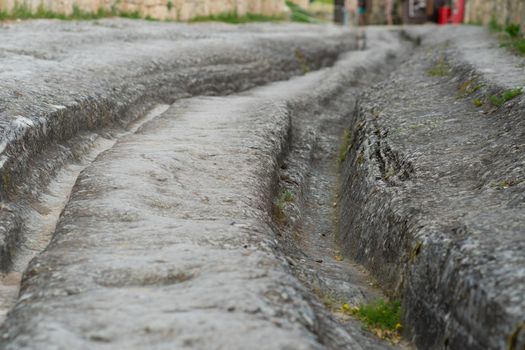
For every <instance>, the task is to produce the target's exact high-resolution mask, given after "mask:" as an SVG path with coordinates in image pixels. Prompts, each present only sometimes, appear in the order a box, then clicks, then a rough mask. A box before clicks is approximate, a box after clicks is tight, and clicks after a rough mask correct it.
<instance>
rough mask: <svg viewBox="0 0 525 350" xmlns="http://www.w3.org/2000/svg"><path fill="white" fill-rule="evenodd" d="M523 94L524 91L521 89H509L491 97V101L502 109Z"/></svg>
mask: <svg viewBox="0 0 525 350" xmlns="http://www.w3.org/2000/svg"><path fill="white" fill-rule="evenodd" d="M522 93H523V89H522V88H521V87H518V88H514V89H509V90H505V91H503V92H502V93H501V94H498V95H491V96H489V101H490V103H492V104H493V105H494V106H496V107H501V106H503V104H505V102H507V101H510V100H512V99H513V98H515V97H517V96H519V95H521V94H522Z"/></svg>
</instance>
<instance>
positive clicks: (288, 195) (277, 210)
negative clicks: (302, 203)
mask: <svg viewBox="0 0 525 350" xmlns="http://www.w3.org/2000/svg"><path fill="white" fill-rule="evenodd" d="M293 200H294V195H293V192H292V191H290V190H284V191H283V192H281V195H280V196H279V198H278V199H277V203H274V205H273V209H272V211H273V216H274V217H275V219H277V221H278V222H279V223H281V224H283V225H285V224H286V222H287V219H286V214H285V212H284V208H285V206H286V203H290V202H293Z"/></svg>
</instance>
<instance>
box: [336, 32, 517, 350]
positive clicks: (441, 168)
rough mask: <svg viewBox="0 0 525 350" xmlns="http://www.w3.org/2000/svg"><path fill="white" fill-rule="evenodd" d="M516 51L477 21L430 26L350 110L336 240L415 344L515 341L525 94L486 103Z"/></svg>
mask: <svg viewBox="0 0 525 350" xmlns="http://www.w3.org/2000/svg"><path fill="white" fill-rule="evenodd" d="M517 64H520V65H521V67H522V65H523V60H522V59H518V58H516V57H513V56H511V55H510V54H509V53H507V52H505V51H503V50H502V49H501V48H499V47H498V44H497V42H495V41H494V39H492V38H490V37H489V36H488V35H487V33H485V32H484V29H482V28H475V27H460V28H447V29H443V30H437V33H435V35H433V36H427V38H426V40H424V41H423V46H422V48H421V49H419V50H418V52H417V53H416V54H415V55H414V56H413V57H412V59H411V60H410V61H409V62H407V63H406V64H405V65H403V66H402V67H400V69H399V70H397V71H396V73H394V74H393V75H392V76H391V78H390V79H388V80H387V81H385V82H383V83H380V84H378V85H376V86H374V87H372V88H370V89H369V90H367V91H366V92H365V93H364V94H363V95H362V96H361V98H360V101H359V102H358V106H357V108H356V112H355V113H354V114H353V117H352V120H351V122H350V129H351V133H350V135H351V139H350V146H349V149H348V156H347V157H346V161H345V163H344V171H343V179H342V184H343V193H342V199H341V218H342V220H341V226H340V227H341V229H340V237H339V239H340V242H341V244H342V245H343V246H344V247H345V250H346V252H347V253H349V254H350V255H351V256H352V257H354V258H355V259H356V260H357V261H358V262H360V263H363V264H364V265H365V266H367V267H368V268H369V270H370V271H372V273H373V274H374V275H375V276H376V277H377V278H378V280H379V281H381V282H382V283H383V286H384V288H385V289H386V290H387V291H389V292H390V294H392V295H397V296H400V297H402V298H403V300H404V308H405V327H406V330H407V333H408V334H410V335H411V336H412V337H413V338H414V340H415V342H416V344H417V345H418V347H419V348H422V349H449V348H450V349H523V348H524V346H525V328H524V324H525V152H524V151H525V144H524V143H523V142H524V140H525V127H524V126H525V125H524V123H525V120H524V119H523V114H524V111H525V105H524V104H525V99H524V98H522V96H518V97H516V98H515V99H512V100H510V101H508V102H506V103H503V104H502V105H501V106H499V107H498V106H494V105H493V104H491V102H490V96H492V95H498V94H500V93H502V92H503V91H504V90H506V89H509V88H516V87H523V86H524V85H525V74H524V73H523V68H518V67H517ZM481 103H482V104H483V107H476V105H479V104H481Z"/></svg>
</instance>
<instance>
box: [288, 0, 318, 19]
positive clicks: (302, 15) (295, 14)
mask: <svg viewBox="0 0 525 350" xmlns="http://www.w3.org/2000/svg"><path fill="white" fill-rule="evenodd" d="M286 6H288V8H289V9H290V11H291V12H292V15H291V20H292V21H294V22H302V23H317V22H319V21H318V20H317V19H316V18H315V17H314V16H313V15H312V14H311V13H310V12H308V11H306V10H305V9H303V8H302V7H301V6H299V5H297V4H294V3H293V2H291V1H286Z"/></svg>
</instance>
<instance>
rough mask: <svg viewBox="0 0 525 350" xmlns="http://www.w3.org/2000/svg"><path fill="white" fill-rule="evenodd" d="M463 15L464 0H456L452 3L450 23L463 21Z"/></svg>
mask: <svg viewBox="0 0 525 350" xmlns="http://www.w3.org/2000/svg"><path fill="white" fill-rule="evenodd" d="M464 16H465V0H456V1H455V4H454V13H453V14H452V23H454V24H460V23H463V18H464Z"/></svg>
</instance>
